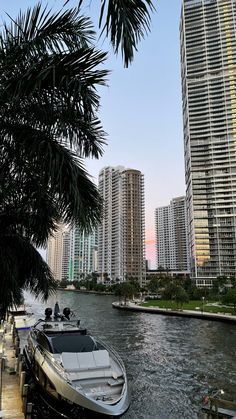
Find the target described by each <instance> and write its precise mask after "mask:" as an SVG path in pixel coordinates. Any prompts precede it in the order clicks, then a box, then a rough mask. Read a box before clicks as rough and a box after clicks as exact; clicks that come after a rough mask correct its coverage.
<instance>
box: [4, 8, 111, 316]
mask: <svg viewBox="0 0 236 419" xmlns="http://www.w3.org/2000/svg"><path fill="white" fill-rule="evenodd" d="M93 38H94V32H93V30H92V25H91V23H90V21H89V19H87V18H84V17H83V16H79V15H78V10H77V9H72V10H67V11H63V12H62V11H61V12H58V13H57V14H52V13H51V12H49V11H47V9H42V7H41V5H40V4H38V5H36V6H35V7H34V8H33V9H32V10H31V9H29V10H28V11H27V12H26V13H25V14H21V13H20V14H19V16H18V18H17V19H16V20H14V21H13V20H12V21H11V24H10V25H9V26H7V25H5V26H4V29H3V30H2V32H1V34H0V162H1V165H0V182H1V184H0V224H1V226H2V229H1V232H0V266H1V276H2V278H1V281H2V290H3V291H2V296H1V299H0V303H1V304H2V309H3V311H4V310H5V308H6V306H7V305H8V304H10V303H12V302H14V301H15V302H17V301H19V299H20V297H21V294H22V290H23V289H24V288H25V287H29V288H30V289H31V290H32V291H34V293H35V294H36V295H38V294H42V295H43V296H44V297H45V298H46V297H47V295H48V292H49V290H50V289H52V288H53V287H54V285H55V284H54V281H53V278H52V275H51V273H50V271H49V269H48V268H47V266H46V264H45V263H44V262H43V261H42V259H41V257H40V255H39V254H38V253H37V251H36V250H35V248H34V246H41V245H45V242H46V240H47V238H48V235H49V234H50V233H52V231H54V230H55V226H56V223H57V222H58V221H59V220H61V219H63V220H64V221H65V222H70V223H76V224H77V225H79V226H80V227H81V228H83V229H90V228H92V227H94V226H95V225H97V223H98V221H99V219H100V214H101V199H100V196H99V194H98V191H97V188H96V187H95V185H94V183H93V182H92V181H91V179H90V177H89V175H88V173H87V172H86V170H85V168H84V164H83V160H84V158H86V157H90V156H91V157H95V158H98V157H99V156H100V155H101V154H102V151H103V145H104V142H105V133H104V132H103V130H102V127H101V123H100V121H99V119H98V116H97V113H98V107H99V99H100V98H99V96H98V94H97V90H96V87H97V86H98V85H104V84H105V82H106V81H105V79H106V76H107V74H108V72H107V71H106V70H103V69H102V68H101V66H102V64H103V62H104V60H105V58H106V54H105V53H103V52H100V51H97V50H96V49H95V48H94V46H93V44H92V42H93ZM98 67H99V69H98Z"/></svg>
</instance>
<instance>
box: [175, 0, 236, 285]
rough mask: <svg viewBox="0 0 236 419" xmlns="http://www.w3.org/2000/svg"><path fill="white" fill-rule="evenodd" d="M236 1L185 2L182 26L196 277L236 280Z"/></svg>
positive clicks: (186, 151) (192, 257)
mask: <svg viewBox="0 0 236 419" xmlns="http://www.w3.org/2000/svg"><path fill="white" fill-rule="evenodd" d="M235 26H236V9H235V0H183V1H182V13H181V23H180V41H181V77H182V103H183V125H184V155H185V179H186V186H187V192H186V195H187V211H188V219H189V247H190V261H191V274H192V276H194V277H197V278H206V277H209V278H211V277H217V276H235V275H236V228H235V226H236V193H235V191H236V164H235V162H236V160H235V159H236V54H235V52H236V37H235Z"/></svg>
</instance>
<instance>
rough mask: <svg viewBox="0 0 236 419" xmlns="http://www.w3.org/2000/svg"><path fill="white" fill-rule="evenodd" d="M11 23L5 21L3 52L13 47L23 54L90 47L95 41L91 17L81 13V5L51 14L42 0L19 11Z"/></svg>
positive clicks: (1, 36) (0, 39) (2, 40)
mask: <svg viewBox="0 0 236 419" xmlns="http://www.w3.org/2000/svg"><path fill="white" fill-rule="evenodd" d="M8 17H9V18H10V19H11V25H6V24H4V30H3V31H2V33H1V35H0V45H1V46H2V48H1V52H4V50H9V49H10V50H11V51H12V52H14V54H15V53H16V52H18V53H19V54H20V55H21V56H23V54H27V55H28V56H29V55H33V56H37V55H38V56H40V54H42V53H45V52H46V51H48V52H56V53H58V52H61V51H64V50H65V49H69V50H71V49H77V48H79V47H87V46H89V45H91V43H93V41H94V39H95V32H94V29H93V25H92V23H91V21H90V19H89V18H87V17H84V16H79V9H78V8H74V9H69V10H66V11H62V10H60V11H59V12H58V13H55V14H52V12H51V10H48V9H47V8H44V9H43V8H42V5H41V3H38V4H36V5H35V7H34V8H33V9H30V8H29V9H28V10H27V12H26V13H21V12H20V13H19V15H18V18H17V19H16V20H14V19H13V18H11V16H8Z"/></svg>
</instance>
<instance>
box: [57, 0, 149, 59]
mask: <svg viewBox="0 0 236 419" xmlns="http://www.w3.org/2000/svg"><path fill="white" fill-rule="evenodd" d="M69 1H70V0H66V1H65V4H67V3H69ZM82 3H85V0H79V7H81V5H82ZM154 10H155V7H154V5H153V2H152V1H151V0H126V1H123V0H101V8H100V16H99V28H100V29H101V35H102V34H103V33H105V34H106V36H107V37H108V38H109V39H110V41H111V44H112V47H113V49H114V51H115V54H118V52H119V50H120V51H121V54H122V58H123V61H124V65H125V67H128V66H129V64H130V63H131V62H132V61H133V58H134V52H135V51H137V45H138V43H139V41H140V40H141V39H142V38H144V36H145V35H146V34H147V33H148V32H149V31H150V23H151V13H152V12H153V11H154Z"/></svg>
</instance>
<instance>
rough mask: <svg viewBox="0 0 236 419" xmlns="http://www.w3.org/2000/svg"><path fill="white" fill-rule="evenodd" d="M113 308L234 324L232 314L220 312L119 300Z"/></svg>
mask: <svg viewBox="0 0 236 419" xmlns="http://www.w3.org/2000/svg"><path fill="white" fill-rule="evenodd" d="M112 306H113V308H116V309H118V310H126V311H133V312H142V313H152V314H160V315H165V316H175V317H189V318H194V319H201V320H214V321H219V322H225V323H234V324H236V316H233V315H226V314H220V313H207V312H205V313H203V312H197V311H193V310H172V309H161V308H157V307H141V306H139V305H137V304H134V303H130V302H129V303H128V304H127V305H125V304H123V305H122V304H120V303H119V302H114V303H112Z"/></svg>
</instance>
